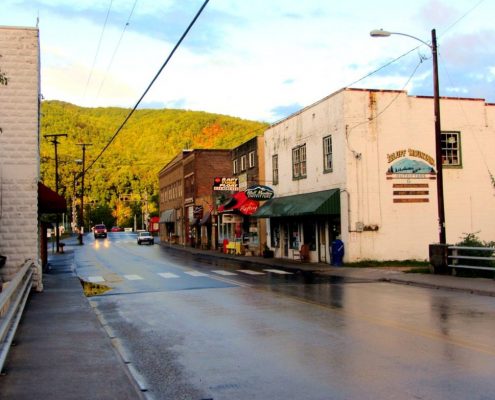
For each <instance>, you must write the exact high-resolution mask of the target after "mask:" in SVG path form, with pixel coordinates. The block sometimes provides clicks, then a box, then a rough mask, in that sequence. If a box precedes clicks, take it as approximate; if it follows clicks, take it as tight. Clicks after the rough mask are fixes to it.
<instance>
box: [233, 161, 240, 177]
mask: <svg viewBox="0 0 495 400" xmlns="http://www.w3.org/2000/svg"><path fill="white" fill-rule="evenodd" d="M232 172H233V173H234V175H235V174H237V173H238V172H239V161H238V160H237V158H236V159H235V160H234V161H232Z"/></svg>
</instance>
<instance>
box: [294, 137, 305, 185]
mask: <svg viewBox="0 0 495 400" xmlns="http://www.w3.org/2000/svg"><path fill="white" fill-rule="evenodd" d="M292 177H293V178H294V179H301V178H306V145H305V144H303V145H302V146H298V147H296V148H294V149H292Z"/></svg>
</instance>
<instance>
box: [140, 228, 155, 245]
mask: <svg viewBox="0 0 495 400" xmlns="http://www.w3.org/2000/svg"><path fill="white" fill-rule="evenodd" d="M141 243H148V244H155V238H154V237H153V235H152V234H151V233H149V232H146V231H144V232H138V234H137V244H141Z"/></svg>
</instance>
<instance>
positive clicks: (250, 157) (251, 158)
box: [249, 151, 254, 168]
mask: <svg viewBox="0 0 495 400" xmlns="http://www.w3.org/2000/svg"><path fill="white" fill-rule="evenodd" d="M253 167H254V151H251V152H250V153H249V168H253Z"/></svg>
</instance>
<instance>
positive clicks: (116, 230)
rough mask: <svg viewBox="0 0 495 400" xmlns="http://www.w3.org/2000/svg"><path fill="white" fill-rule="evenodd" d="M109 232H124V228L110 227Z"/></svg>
mask: <svg viewBox="0 0 495 400" xmlns="http://www.w3.org/2000/svg"><path fill="white" fill-rule="evenodd" d="M111 232H124V228H121V227H120V226H112V229H111Z"/></svg>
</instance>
